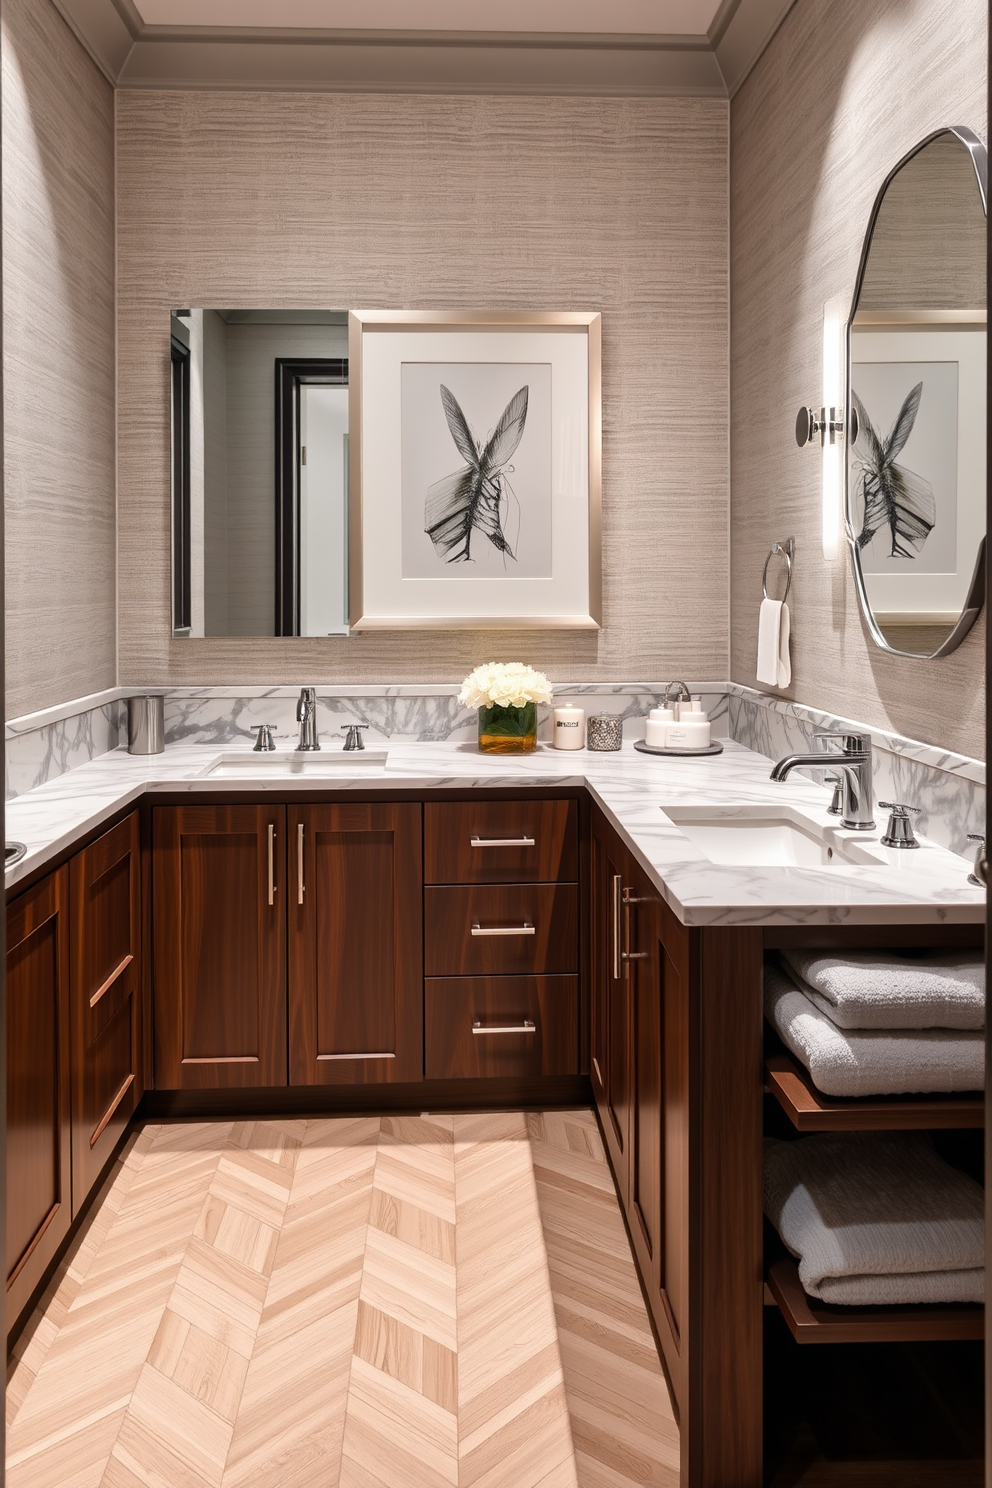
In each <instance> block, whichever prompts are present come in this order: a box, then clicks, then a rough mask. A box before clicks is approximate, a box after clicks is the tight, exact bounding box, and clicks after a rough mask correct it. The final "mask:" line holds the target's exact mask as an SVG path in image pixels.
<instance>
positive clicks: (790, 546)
mask: <svg viewBox="0 0 992 1488" xmlns="http://www.w3.org/2000/svg"><path fill="white" fill-rule="evenodd" d="M795 551H796V539H795V538H794V537H790V538H789V539H788V540H787V541H786V542H784V543H779V542H777V543H775V545H774V547H773V548H772V550H771V552H770V553H769V554H768V557H767V558H766V559H765V566H764V568H763V569H762V571H761V593H762V595H763V596H764V598H765V599H768V597H769V595H768V565H769V563H771V561H772V559H773V558H784V559H785V562H786V565H787V572H786V578H785V593H784V594H783V595H782V600H781V603H782V604H785V601H786V600H787V599H788V597H789V590H790V589H791V588H792V558H793V554H794V553H795Z"/></svg>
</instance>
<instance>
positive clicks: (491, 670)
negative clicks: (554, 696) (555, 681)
mask: <svg viewBox="0 0 992 1488" xmlns="http://www.w3.org/2000/svg"><path fill="white" fill-rule="evenodd" d="M458 701H459V702H460V703H461V704H462V705H463V707H467V708H485V707H488V706H490V705H491V704H492V703H495V704H497V705H498V706H499V707H501V708H522V707H523V706H524V704H525V703H550V701H551V683H550V682H549V681H548V679H547V677H546V676H545V675H544V673H543V672H535V670H534V668H533V667H529V666H524V664H523V662H522V661H507V662H501V661H487V662H485V663H484V665H482V666H477V667H476V669H475V671H474V672H472V673H471V674H470V675H469V676H468V677H466V678H465V681H464V682H463V683H462V690H461V692H460V693H459V694H458Z"/></svg>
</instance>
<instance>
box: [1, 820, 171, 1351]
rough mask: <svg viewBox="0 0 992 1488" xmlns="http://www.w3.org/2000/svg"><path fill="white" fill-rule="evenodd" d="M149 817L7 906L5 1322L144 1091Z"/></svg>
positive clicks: (118, 829)
mask: <svg viewBox="0 0 992 1488" xmlns="http://www.w3.org/2000/svg"><path fill="white" fill-rule="evenodd" d="M140 885H141V864H140V832H139V827H138V813H137V812H132V813H131V815H130V816H128V817H126V818H125V819H124V820H123V821H120V822H118V823H117V825H116V826H114V827H112V828H111V829H110V830H109V831H107V832H105V833H103V834H102V835H101V836H100V837H98V838H97V839H96V840H95V841H94V842H92V843H90V844H89V846H87V847H85V848H84V849H83V850H82V851H81V852H78V853H77V854H76V855H75V856H74V857H73V858H71V859H70V861H69V862H68V863H66V864H64V865H63V866H62V867H61V868H59V869H57V870H56V871H55V872H54V873H51V874H49V875H48V876H47V877H46V878H43V879H42V880H41V881H40V882H39V883H37V884H35V885H34V886H33V887H32V888H30V889H28V890H26V891H25V892H24V893H22V894H19V895H17V896H16V897H15V898H13V899H11V901H10V903H9V904H8V905H7V1264H8V1273H7V1327H8V1330H9V1329H10V1328H11V1326H12V1325H13V1324H14V1323H15V1322H16V1321H17V1320H18V1318H19V1317H20V1316H21V1314H22V1313H23V1311H24V1309H25V1307H26V1306H27V1304H28V1303H29V1302H30V1301H31V1299H32V1298H33V1296H34V1294H35V1292H36V1291H37V1289H38V1287H39V1285H40V1284H41V1283H42V1281H43V1280H44V1278H45V1274H46V1271H47V1269H48V1267H49V1264H50V1263H51V1261H52V1259H53V1258H54V1256H55V1255H56V1253H57V1252H58V1249H59V1247H60V1245H61V1243H62V1241H63V1240H64V1239H65V1237H66V1235H67V1234H68V1232H69V1227H70V1224H71V1222H72V1220H73V1218H74V1217H75V1216H76V1215H77V1214H78V1213H79V1212H80V1210H81V1209H82V1207H83V1205H84V1204H85V1202H86V1200H87V1198H88V1197H89V1195H90V1193H91V1192H92V1190H93V1187H94V1185H95V1183H96V1182H97V1180H98V1178H99V1177H100V1175H101V1173H102V1172H103V1170H104V1168H105V1167H106V1165H107V1163H108V1162H109V1161H110V1159H111V1158H112V1156H113V1153H114V1149H115V1148H116V1146H117V1144H118V1142H119V1141H120V1139H121V1138H122V1136H123V1135H124V1132H125V1129H126V1127H127V1124H128V1121H129V1120H130V1118H131V1116H132V1114H133V1112H134V1109H135V1106H136V1105H137V1102H138V1100H139V1098H140V1096H141V1093H142V1060H141V1050H142V1025H141V892H140Z"/></svg>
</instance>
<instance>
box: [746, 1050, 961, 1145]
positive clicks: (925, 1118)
mask: <svg viewBox="0 0 992 1488" xmlns="http://www.w3.org/2000/svg"><path fill="white" fill-rule="evenodd" d="M765 1082H766V1085H767V1087H768V1090H769V1092H770V1093H771V1094H772V1095H773V1096H774V1097H775V1099H776V1100H777V1101H778V1103H779V1105H780V1106H781V1107H782V1110H783V1111H784V1112H785V1114H786V1115H787V1116H788V1118H789V1120H790V1121H791V1122H792V1125H793V1126H794V1127H795V1128H796V1130H797V1131H801V1132H827V1131H835V1132H836V1131H936V1130H965V1129H975V1128H980V1127H982V1126H984V1124H985V1097H984V1096H983V1095H982V1094H980V1093H976V1094H974V1095H919V1096H916V1097H908V1096H904V1095H880V1096H862V1097H857V1098H855V1097H841V1096H830V1095H824V1094H823V1093H822V1092H821V1091H819V1090H817V1088H816V1086H815V1085H814V1084H813V1082H812V1080H811V1079H810V1076H809V1072H808V1070H805V1069H804V1068H803V1066H802V1065H801V1064H800V1063H799V1061H798V1060H796V1059H793V1058H792V1056H791V1055H790V1054H787V1053H786V1052H785V1051H784V1050H782V1051H781V1052H776V1053H773V1054H769V1055H768V1056H767V1057H766V1059H765Z"/></svg>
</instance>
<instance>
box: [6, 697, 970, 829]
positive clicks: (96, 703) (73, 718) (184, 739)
mask: <svg viewBox="0 0 992 1488" xmlns="http://www.w3.org/2000/svg"><path fill="white" fill-rule="evenodd" d="M686 682H687V685H688V687H689V689H690V691H691V692H692V693H694V694H697V695H699V696H701V697H702V699H703V706H704V707H705V708H706V711H707V712H708V713H709V715H710V719H711V721H712V723H713V731H714V734H715V736H716V737H718V738H731V739H735V740H736V741H737V742H738V743H741V744H744V745H746V747H747V748H748V749H752V750H754V751H756V752H757V753H759V754H763V755H765V756H766V757H767V758H769V759H773V760H774V759H781V758H782V756H783V755H786V754H794V753H800V752H807V751H809V750H812V749H813V748H814V738H813V736H814V734H815V733H816V732H818V731H820V730H828V729H829V730H838V731H843V730H845V729H846V730H849V731H851V730H858V731H860V732H868V733H870V734H871V736H872V740H873V744H874V750H875V796H876V800H883V801H885V800H891V801H904V802H907V803H908V804H909V805H912V806H919V807H920V808H921V815H920V816H919V817H918V818H917V822H918V825H919V828H920V831H921V832H923V833H925V834H926V835H927V836H929V837H930V838H932V840H933V841H935V842H937V843H939V844H941V846H944V847H948V848H950V849H951V851H952V852H956V853H961V854H964V855H970V854H971V853H972V852H973V851H974V847H973V844H969V842H968V840H967V839H968V833H969V832H984V830H985V765H984V763H983V762H982V761H980V760H973V759H968V758H966V757H965V756H963V755H957V754H952V753H950V752H949V751H946V750H941V749H939V748H937V747H936V746H934V745H930V744H923V743H920V742H919V741H918V740H913V739H907V738H904V737H903V736H902V735H899V734H894V733H890V732H887V731H885V730H883V729H875V728H872V729H866V728H865V726H864V725H860V724H858V723H857V722H856V721H854V720H852V719H845V718H840V717H838V716H837V715H835V714H832V713H824V712H821V711H819V710H817V709H815V708H810V707H807V706H805V705H803V704H801V703H793V702H789V701H786V700H785V699H782V698H779V697H772V696H770V695H768V694H766V693H761V692H758V691H757V690H756V689H754V688H750V687H743V686H741V685H740V684H738V683H733V682H731V683H727V682H709V681H707V682H699V681H693V680H692V679H691V678H687V679H686ZM666 685H667V684H665V683H664V682H622V683H620V682H618V683H603V682H594V683H589V682H561V683H555V684H554V696H555V701H556V702H566V701H569V700H574V701H575V702H576V703H577V704H578V705H579V706H580V707H583V708H585V710H586V714H587V716H589V715H591V714H593V713H611V714H614V715H619V716H620V717H621V718H623V720H624V729H623V732H624V737H625V738H627V739H638V738H643V737H644V719H645V717H646V715H647V713H648V712H649V710H650V709H651V708H653V707H656V706H657V705H658V704H659V703H660V702H661V701H662V700H663V698H664V694H665V688H666ZM458 690H459V689H458V684H457V683H451V684H440V683H433V684H425V685H420V686H416V685H412V684H399V685H395V686H390V685H387V684H370V685H368V686H366V687H357V686H347V687H333V686H329V685H324V686H321V685H318V686H317V727H318V731H319V734H320V736H321V738H322V739H324V740H325V741H326V742H330V740H331V739H333V738H336V737H338V736H339V732H340V730H341V729H342V728H343V727H344V725H345V724H348V723H365V724H368V732H367V734H366V738H367V739H368V740H369V741H370V742H371V741H373V740H375V741H378V742H380V743H386V742H388V743H393V744H399V743H408V742H409V743H412V742H417V741H419V742H428V743H437V742H443V741H450V742H460V741H462V742H464V741H471V740H472V739H473V738H474V736H475V732H476V728H477V716H476V713H475V710H474V709H471V708H463V707H461V706H460V705H459V703H458ZM143 691H148V692H163V693H164V695H165V737H166V744H167V746H168V745H176V744H213V745H218V746H223V745H226V744H237V743H240V742H243V741H246V740H250V739H251V738H252V737H253V735H252V731H251V730H252V726H253V725H258V724H260V723H271V724H273V725H274V726H275V730H276V736H277V740H279V741H280V742H284V743H289V742H290V741H295V739H296V738H297V723H296V701H297V698H298V697H299V693H300V687H299V686H298V685H296V684H293V685H292V686H273V687H258V686H253V687H237V686H223V687H173V688H162V687H148V688H123V687H120V688H113V689H110V690H108V691H107V692H105V693H102V694H98V695H95V696H93V697H88V698H80V699H79V700H78V702H77V703H76V704H75V705H74V704H72V703H66V704H64V705H62V706H61V707H59V708H56V709H50V710H48V712H47V713H38V714H32V715H30V716H28V717H25V718H22V719H14V720H12V721H11V722H9V723H8V724H7V730H6V733H7V749H6V782H5V794H6V799H7V800H11V799H12V798H14V797H16V796H20V795H23V794H24V793H25V792H26V791H29V790H32V789H33V788H34V787H35V786H38V785H43V784H44V783H45V782H46V781H49V780H54V779H56V778H57V777H58V776H59V775H62V774H64V773H65V772H66V771H67V770H72V769H74V768H75V767H76V766H77V765H82V764H86V763H88V762H89V761H90V760H93V759H96V758H98V757H99V756H100V755H102V754H106V753H108V752H109V751H110V750H113V749H116V748H118V746H119V745H121V744H125V743H126V742H127V707H126V703H125V699H126V697H127V696H128V695H129V694H133V693H138V692H143ZM538 732H539V735H540V737H542V738H544V739H547V738H549V737H550V709H547V708H541V709H540V710H539V724H538ZM809 773H811V774H812V772H809ZM812 778H817V777H816V775H813V777H812ZM877 815H879V816H880V815H881V812H879V813H877Z"/></svg>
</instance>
